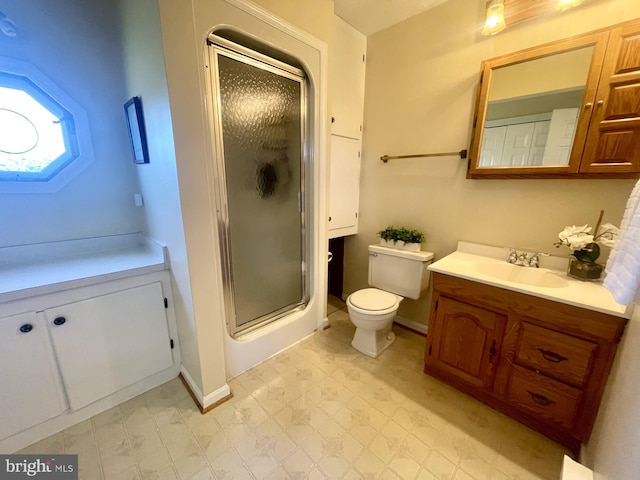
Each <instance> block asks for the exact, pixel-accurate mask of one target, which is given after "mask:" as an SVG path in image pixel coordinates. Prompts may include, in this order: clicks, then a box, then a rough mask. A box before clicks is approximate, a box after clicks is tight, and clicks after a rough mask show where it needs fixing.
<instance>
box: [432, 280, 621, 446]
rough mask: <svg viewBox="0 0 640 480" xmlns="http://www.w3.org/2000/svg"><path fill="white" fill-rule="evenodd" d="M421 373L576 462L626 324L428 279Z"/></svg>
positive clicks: (495, 290)
mask: <svg viewBox="0 0 640 480" xmlns="http://www.w3.org/2000/svg"><path fill="white" fill-rule="evenodd" d="M432 282H433V287H434V295H433V302H432V307H431V317H430V321H429V330H428V333H427V343H426V352H425V368H424V370H425V372H426V373H428V374H430V375H432V376H434V377H436V378H439V379H441V380H443V381H445V382H446V383H449V384H451V385H452V386H454V387H456V388H458V389H459V390H461V391H463V392H465V393H468V394H470V395H471V396H473V397H475V398H477V399H479V400H480V401H482V402H484V403H486V404H488V405H490V406H492V407H493V408H496V409H497V410H500V411H502V412H503V413H505V414H507V415H509V416H511V417H513V418H514V419H516V420H518V421H520V422H522V423H524V424H525V425H528V426H529V427H531V428H533V429H535V430H537V431H539V432H540V433H542V434H544V435H546V436H548V437H549V438H551V439H553V440H555V441H557V442H558V443H560V444H562V445H564V446H566V447H567V448H569V449H570V450H571V451H572V452H574V454H577V452H578V450H579V447H580V444H581V443H583V442H585V441H586V440H587V439H588V438H589V435H590V434H591V430H592V427H593V423H594V421H595V418H596V414H597V412H598V407H599V405H600V401H601V398H602V393H603V391H604V387H605V383H606V380H607V377H608V375H609V371H610V369H611V365H612V363H613V359H614V356H615V353H616V350H617V346H618V343H619V341H620V338H621V336H622V333H623V331H624V328H625V325H626V322H627V320H626V319H625V318H622V317H617V316H613V315H608V314H604V313H600V312H596V311H592V310H587V309H583V308H580V307H575V306H572V305H567V304H563V303H558V302H554V301H551V300H547V299H542V298H537V297H533V296H530V295H526V294H523V293H518V292H513V291H510V290H505V289H502V288H498V287H493V286H490V285H485V284H481V283H477V282H473V281H469V280H465V279H461V278H457V277H453V276H449V275H444V274H440V273H432Z"/></svg>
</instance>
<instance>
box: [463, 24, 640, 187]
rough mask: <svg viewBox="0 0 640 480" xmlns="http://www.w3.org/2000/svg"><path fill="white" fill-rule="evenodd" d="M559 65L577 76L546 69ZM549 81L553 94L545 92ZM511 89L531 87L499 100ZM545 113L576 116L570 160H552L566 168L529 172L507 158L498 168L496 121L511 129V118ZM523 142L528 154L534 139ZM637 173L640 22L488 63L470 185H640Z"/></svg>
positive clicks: (542, 165) (530, 167)
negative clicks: (617, 181) (547, 181)
mask: <svg viewBox="0 0 640 480" xmlns="http://www.w3.org/2000/svg"><path fill="white" fill-rule="evenodd" d="M580 52H584V55H582V59H581V60H580V61H578V59H579V58H580V55H581V54H580ZM554 61H555V62H557V64H558V65H572V69H573V70H571V69H568V70H567V71H566V72H562V68H558V70H557V71H554V73H549V71H548V69H549V68H553V67H550V65H553V63H548V62H554ZM525 65H526V66H528V68H529V70H528V71H527V70H525V68H524V67H523V66H525ZM574 65H575V66H574ZM509 69H513V70H512V71H511V72H509V73H506V72H507V71H508V70H509ZM525 71H527V72H528V73H529V77H530V78H527V75H526V74H525V73H524V72H525ZM535 71H537V72H539V73H538V74H533V73H531V72H535ZM523 75H524V76H523ZM538 77H540V78H539V79H538ZM550 78H551V79H552V80H549V79H550ZM507 79H508V80H507ZM547 80H549V83H550V84H552V85H553V86H547V85H542V84H543V83H546V81H547ZM505 84H510V85H513V84H517V85H520V84H522V85H526V86H523V87H522V89H523V90H520V91H519V92H518V93H513V92H511V93H509V92H507V91H506V89H505V90H501V91H500V93H497V92H498V91H499V90H500V89H504V87H503V85H505ZM515 91H517V89H516V90H515ZM510 95H512V96H510ZM569 95H574V97H573V98H574V99H573V100H571V99H570V98H569ZM555 102H557V103H555ZM541 105H546V106H547V107H548V108H546V110H544V109H543V110H544V112H547V110H548V112H547V113H549V114H551V113H552V112H553V113H556V112H561V111H564V110H567V109H572V108H577V109H578V115H577V119H576V122H574V126H572V127H571V130H572V131H573V141H571V139H570V138H569V141H568V142H565V143H566V145H565V146H566V149H567V152H564V153H565V154H563V155H560V156H559V157H558V156H553V155H551V156H546V157H550V158H552V159H553V158H556V159H562V160H555V161H553V160H552V161H548V160H542V161H540V162H537V163H534V164H531V162H527V163H523V162H521V161H520V159H519V157H518V155H512V157H513V158H509V157H510V155H506V154H505V155H500V156H499V157H500V162H497V161H494V160H492V159H493V157H494V156H495V155H494V153H493V152H492V151H491V150H490V147H491V143H492V142H493V143H495V140H494V139H493V136H492V135H489V133H491V132H488V131H487V130H488V128H486V127H490V126H491V125H492V124H494V123H495V122H496V120H495V117H498V118H500V119H502V120H503V121H505V122H507V123H508V120H509V119H510V118H511V117H512V118H514V119H518V118H523V117H520V116H521V115H531V114H533V113H536V114H540V113H542V112H543V110H540V111H535V109H536V108H542V107H541ZM531 109H533V110H531ZM507 112H509V113H507ZM517 140H518V141H517V142H516V143H518V145H519V146H520V147H527V146H528V145H529V144H530V143H531V142H533V141H534V137H533V136H529V137H527V136H523V135H521V136H520V137H519V138H518V139H517ZM541 158H542V157H541ZM639 173H640V19H638V20H632V21H629V22H626V23H623V24H619V25H614V26H612V27H609V28H606V29H601V30H597V31H595V32H591V33H587V34H584V35H579V36H576V37H572V38H568V39H564V40H559V41H556V42H552V43H549V44H545V45H540V46H537V47H532V48H529V49H526V50H522V51H519V52H514V53H511V54H508V55H504V56H501V57H496V58H493V59H489V60H485V61H484V62H482V73H481V80H480V85H479V88H478V98H477V104H476V112H475V117H474V125H473V133H472V139H471V146H470V151H469V170H468V175H467V176H468V178H554V177H564V178H571V177H575V178H635V177H637V176H638V174H639Z"/></svg>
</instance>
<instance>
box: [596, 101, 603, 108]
mask: <svg viewBox="0 0 640 480" xmlns="http://www.w3.org/2000/svg"><path fill="white" fill-rule="evenodd" d="M596 105H597V106H598V107H601V106H603V105H604V100H598V101H597V102H596Z"/></svg>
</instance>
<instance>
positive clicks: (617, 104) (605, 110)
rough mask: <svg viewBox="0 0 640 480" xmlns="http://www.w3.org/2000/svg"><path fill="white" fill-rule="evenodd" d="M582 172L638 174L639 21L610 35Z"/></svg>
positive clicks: (639, 112) (639, 115)
mask: <svg viewBox="0 0 640 480" xmlns="http://www.w3.org/2000/svg"><path fill="white" fill-rule="evenodd" d="M592 108H593V109H594V112H593V116H592V119H591V124H590V126H589V136H588V137H587V144H586V148H585V152H584V158H583V160H582V163H581V165H580V171H582V172H595V173H597V172H603V173H607V172H640V21H636V22H631V23H628V24H625V25H623V26H620V27H617V28H614V29H613V30H612V31H611V36H610V40H609V45H608V47H607V54H606V57H605V60H604V65H603V68H602V74H601V78H600V84H599V85H598V92H597V94H596V103H595V105H594V106H593V107H592Z"/></svg>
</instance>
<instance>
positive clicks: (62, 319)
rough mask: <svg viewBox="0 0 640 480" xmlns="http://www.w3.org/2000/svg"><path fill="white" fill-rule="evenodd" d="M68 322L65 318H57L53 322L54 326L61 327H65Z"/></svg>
mask: <svg viewBox="0 0 640 480" xmlns="http://www.w3.org/2000/svg"><path fill="white" fill-rule="evenodd" d="M66 321H67V319H66V318H64V317H56V318H55V319H54V320H53V324H54V325H58V326H60V325H64V322H66Z"/></svg>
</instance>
